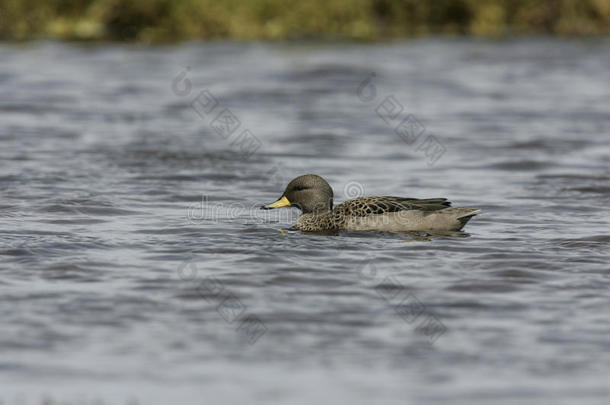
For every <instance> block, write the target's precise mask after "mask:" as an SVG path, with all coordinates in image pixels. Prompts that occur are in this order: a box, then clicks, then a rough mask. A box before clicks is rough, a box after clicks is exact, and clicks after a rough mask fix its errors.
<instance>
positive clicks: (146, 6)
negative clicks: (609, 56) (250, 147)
mask: <svg viewBox="0 0 610 405" xmlns="http://www.w3.org/2000/svg"><path fill="white" fill-rule="evenodd" d="M609 33H610V0H0V39H3V40H26V39H35V38H56V39H70V40H117V41H142V42H168V41H169V42H171V41H180V40H190V39H215V38H233V39H245V40H248V39H270V40H284V39H318V38H333V39H351V40H377V39H387V38H398V37H405V36H419V35H428V34H458V35H462V34H466V35H477V36H488V37H497V36H505V35H527V34H559V35H606V34H609Z"/></svg>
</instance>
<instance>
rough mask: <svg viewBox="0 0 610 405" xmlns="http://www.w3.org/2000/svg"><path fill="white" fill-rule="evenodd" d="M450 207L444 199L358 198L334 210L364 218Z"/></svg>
mask: <svg viewBox="0 0 610 405" xmlns="http://www.w3.org/2000/svg"><path fill="white" fill-rule="evenodd" d="M450 206H451V202H449V201H447V199H446V198H424V199H420V198H404V197H390V196H384V197H359V198H354V199H351V200H347V201H345V202H343V203H341V204H339V205H338V206H337V207H336V208H335V210H338V211H341V212H342V213H343V215H354V216H359V217H364V216H367V215H374V214H385V213H388V212H397V211H407V210H419V211H437V210H442V209H443V208H447V207H450Z"/></svg>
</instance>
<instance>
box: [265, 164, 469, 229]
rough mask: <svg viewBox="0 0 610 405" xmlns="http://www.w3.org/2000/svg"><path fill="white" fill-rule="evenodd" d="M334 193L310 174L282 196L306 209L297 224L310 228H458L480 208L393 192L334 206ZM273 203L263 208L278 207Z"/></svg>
mask: <svg viewBox="0 0 610 405" xmlns="http://www.w3.org/2000/svg"><path fill="white" fill-rule="evenodd" d="M332 197H333V193H332V189H331V188H330V186H329V185H328V183H326V181H325V180H324V179H322V178H321V177H320V176H316V175H313V174H308V175H304V176H300V177H297V178H296V179H294V180H292V181H291V182H290V183H289V184H288V186H287V187H286V190H285V191H284V194H283V195H282V197H281V199H283V198H285V199H286V201H288V202H289V204H290V205H293V206H297V207H298V208H300V209H301V210H302V211H303V214H302V215H301V216H300V217H299V218H298V219H297V221H296V224H295V227H296V228H297V229H299V230H301V231H309V232H313V231H333V230H335V231H339V230H348V231H350V230H353V231H365V230H375V231H390V232H400V231H425V230H435V231H455V230H459V229H461V228H462V227H463V226H464V225H465V224H466V222H468V220H470V218H472V217H473V216H474V215H476V214H478V213H479V212H480V210H479V209H476V208H452V207H451V203H450V202H449V201H447V199H446V198H429V199H417V198H403V197H391V196H383V197H359V198H354V199H351V200H348V201H345V202H343V203H341V204H339V205H337V206H336V207H334V209H333V204H332ZM281 199H280V200H281ZM280 200H278V201H280ZM276 203H277V202H276ZM276 203H273V204H276ZM273 204H269V205H267V206H265V207H263V208H275V206H273ZM281 206H284V205H281Z"/></svg>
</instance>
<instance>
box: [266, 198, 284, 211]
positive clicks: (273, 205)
mask: <svg viewBox="0 0 610 405" xmlns="http://www.w3.org/2000/svg"><path fill="white" fill-rule="evenodd" d="M282 207H290V201H288V199H287V198H286V197H282V198H280V199H279V200H277V201H276V202H272V203H271V204H267V205H264V206H263V208H266V209H271V208H282Z"/></svg>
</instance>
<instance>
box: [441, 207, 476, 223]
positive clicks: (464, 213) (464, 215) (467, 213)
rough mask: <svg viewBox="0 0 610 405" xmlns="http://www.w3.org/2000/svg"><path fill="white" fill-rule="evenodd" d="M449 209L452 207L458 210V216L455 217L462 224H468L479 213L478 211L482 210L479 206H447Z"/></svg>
mask: <svg viewBox="0 0 610 405" xmlns="http://www.w3.org/2000/svg"><path fill="white" fill-rule="evenodd" d="M447 209H452V210H455V211H456V212H455V213H456V214H457V215H456V217H455V219H457V220H458V221H460V224H462V226H464V225H466V222H468V221H470V218H472V217H474V216H475V215H477V214H478V213H480V212H481V210H480V209H479V208H447Z"/></svg>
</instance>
